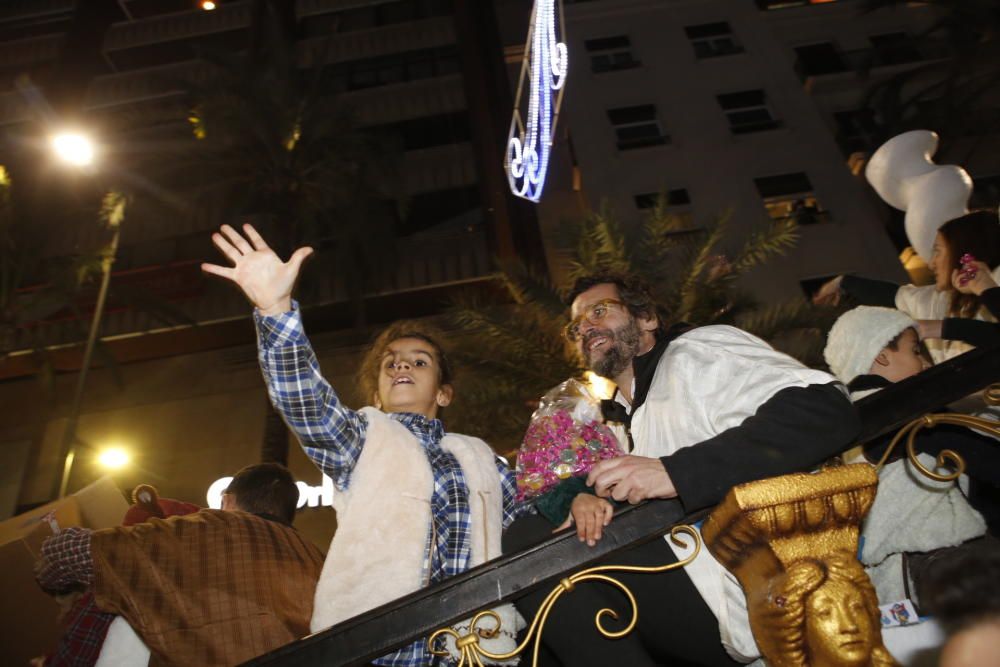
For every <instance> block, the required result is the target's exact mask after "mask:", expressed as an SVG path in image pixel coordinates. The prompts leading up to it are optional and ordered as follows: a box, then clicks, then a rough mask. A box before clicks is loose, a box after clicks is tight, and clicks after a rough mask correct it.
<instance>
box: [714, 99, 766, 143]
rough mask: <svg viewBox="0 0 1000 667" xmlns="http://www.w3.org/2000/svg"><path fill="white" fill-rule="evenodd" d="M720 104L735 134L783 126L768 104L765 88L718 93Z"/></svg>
mask: <svg viewBox="0 0 1000 667" xmlns="http://www.w3.org/2000/svg"><path fill="white" fill-rule="evenodd" d="M716 99H718V100H719V106H720V107H722V112H723V113H724V114H726V119H727V120H729V131H730V132H732V133H733V134H747V133H749V132H761V131H763V130H773V129H774V128H776V127H780V126H781V121H779V120H778V119H776V118H775V117H774V115H773V114H772V113H771V110H770V109H769V108H768V106H767V97H766V96H765V95H764V91H763V90H744V91H741V92H738V93H726V94H725V95H717V96H716Z"/></svg>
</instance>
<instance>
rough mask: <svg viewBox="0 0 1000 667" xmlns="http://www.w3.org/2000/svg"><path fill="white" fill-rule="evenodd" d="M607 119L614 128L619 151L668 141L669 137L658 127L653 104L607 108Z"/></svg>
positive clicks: (658, 144) (658, 123)
mask: <svg viewBox="0 0 1000 667" xmlns="http://www.w3.org/2000/svg"><path fill="white" fill-rule="evenodd" d="M608 120H610V121H611V125H612V126H613V127H614V129H615V136H616V138H617V145H618V150H620V151H627V150H631V149H633V148H642V147H643V146H660V145H663V144H665V143H667V142H669V141H670V137H669V136H667V135H666V134H664V133H663V130H662V129H661V128H660V122H659V120H657V118H656V106H655V105H653V104H640V105H639V106H634V107H619V108H617V109H608Z"/></svg>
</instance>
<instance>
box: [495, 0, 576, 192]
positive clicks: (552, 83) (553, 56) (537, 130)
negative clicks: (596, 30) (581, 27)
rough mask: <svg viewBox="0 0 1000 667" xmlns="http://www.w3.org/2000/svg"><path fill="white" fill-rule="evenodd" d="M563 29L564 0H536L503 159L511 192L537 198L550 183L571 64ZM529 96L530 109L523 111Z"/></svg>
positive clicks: (528, 107) (528, 105) (528, 106)
mask: <svg viewBox="0 0 1000 667" xmlns="http://www.w3.org/2000/svg"><path fill="white" fill-rule="evenodd" d="M556 3H558V4H559V11H558V17H557V15H556ZM557 18H558V27H557V25H556V24H557ZM563 33H564V30H563V17H562V0H537V2H535V7H534V9H533V10H532V13H531V28H530V29H529V31H528V41H527V43H526V44H525V47H524V61H523V63H522V65H521V77H520V80H519V81H518V84H517V97H516V98H515V99H514V116H513V118H511V121H510V132H509V133H508V135H507V154H506V156H505V158H504V168H505V169H506V171H507V180H508V182H509V183H510V190H511V192H513V193H514V194H515V195H517V196H518V197H523V198H525V199H528V200H530V201H533V202H537V201H538V200H539V199H540V198H541V196H542V189H543V188H544V187H545V175H546V172H547V171H548V168H549V152H550V150H551V148H552V138H553V136H554V135H555V128H556V120H557V119H558V118H559V107H560V106H562V96H563V90H564V88H563V84H564V83H566V73H567V71H568V65H569V57H568V54H567V51H566V44H565V42H562V41H560V39H561V38H562V37H563ZM526 86H527V89H528V90H527V92H526V91H525V87H526ZM525 99H527V109H526V110H524V111H525V113H524V114H523V115H522V113H521V112H522V105H523V104H524V103H525Z"/></svg>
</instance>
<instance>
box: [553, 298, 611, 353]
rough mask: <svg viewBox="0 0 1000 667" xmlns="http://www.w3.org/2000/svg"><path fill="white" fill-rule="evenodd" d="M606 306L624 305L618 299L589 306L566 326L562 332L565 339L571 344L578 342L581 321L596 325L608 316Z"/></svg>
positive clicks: (604, 300)
mask: <svg viewBox="0 0 1000 667" xmlns="http://www.w3.org/2000/svg"><path fill="white" fill-rule="evenodd" d="M608 306H618V307H624V306H625V304H624V303H622V302H621V301H619V300H618V299H601V300H600V301H597V302H595V303H592V304H590V305H589V306H587V307H586V308H585V309H584V311H583V312H582V313H580V314H579V315H577V316H576V317H574V318H573V319H572V320H571V321H570V323H569V324H567V325H566V328H565V329H564V330H563V333H564V334H565V336H566V339H567V340H568V341H569V342H571V343H575V342H577V341H578V340H580V325H581V324H583V321H584V320H587V321H588V322H590V323H591V324H595V325H596V324H597V323H598V322H600V321H601V320H603V319H604V318H605V317H607V316H608Z"/></svg>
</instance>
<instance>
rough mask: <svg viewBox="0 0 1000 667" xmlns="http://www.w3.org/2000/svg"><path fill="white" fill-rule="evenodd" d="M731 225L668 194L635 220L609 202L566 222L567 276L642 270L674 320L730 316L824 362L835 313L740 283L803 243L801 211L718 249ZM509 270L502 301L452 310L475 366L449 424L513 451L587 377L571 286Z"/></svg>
mask: <svg viewBox="0 0 1000 667" xmlns="http://www.w3.org/2000/svg"><path fill="white" fill-rule="evenodd" d="M728 223H729V216H728V215H726V216H723V217H722V218H720V219H718V220H716V221H714V222H713V223H711V224H709V225H707V226H706V227H704V228H691V227H690V226H688V225H687V223H685V222H684V221H683V220H682V219H680V218H678V217H676V216H673V215H671V214H670V213H669V212H668V210H667V202H666V198H665V197H662V196H661V197H660V200H659V203H658V205H657V206H656V208H655V209H654V210H653V211H652V213H651V214H650V215H649V216H648V218H647V219H646V220H645V221H644V224H642V225H641V226H639V227H637V228H634V229H626V228H624V227H623V226H622V225H620V224H619V223H618V221H617V219H616V218H615V215H614V214H613V212H612V211H610V210H609V209H607V208H605V209H602V210H601V211H599V212H596V213H593V214H591V215H589V216H588V217H587V218H586V219H584V220H583V221H582V223H580V224H575V225H572V226H568V227H567V230H568V231H567V234H568V236H569V237H570V239H571V240H572V244H571V247H572V250H571V251H570V257H569V271H568V275H567V282H568V283H572V282H573V281H575V279H576V278H577V277H579V276H582V275H586V274H590V273H593V272H596V271H600V270H612V271H616V272H623V273H633V274H637V275H640V276H642V277H644V278H645V279H646V281H647V282H648V283H649V284H650V285H651V287H652V289H653V291H654V294H655V296H656V299H657V301H658V302H659V303H660V304H662V305H663V306H665V307H666V309H667V312H670V313H671V314H672V317H673V319H674V321H678V322H687V323H689V324H693V325H705V324H733V325H736V326H739V327H741V328H743V329H746V330H748V331H750V332H752V333H755V334H757V335H760V336H762V337H763V338H765V339H767V340H770V341H772V342H775V343H778V344H780V346H781V347H783V348H784V349H785V351H787V352H789V353H792V354H795V355H796V356H798V357H799V358H800V359H803V360H804V361H806V362H811V363H813V364H814V365H816V364H818V363H820V350H821V349H822V333H821V328H822V327H823V325H824V323H825V322H827V321H829V322H830V323H832V316H831V313H830V312H829V311H825V310H823V309H818V308H816V307H815V306H812V305H811V304H809V303H808V302H807V301H806V300H805V299H800V300H797V301H793V302H788V303H783V304H777V305H771V306H762V305H760V304H758V303H757V302H755V301H754V300H753V299H752V298H751V297H750V296H749V295H747V294H746V293H744V292H743V291H741V290H740V289H739V287H738V279H739V277H740V276H741V275H743V274H745V273H746V272H747V271H749V270H751V269H753V268H755V267H759V266H761V265H763V264H765V263H766V262H767V261H768V260H769V259H771V258H773V257H775V256H778V255H781V254H783V253H784V252H785V251H787V250H788V249H789V248H791V247H792V246H793V245H794V244H795V242H796V240H797V236H798V232H797V229H796V226H795V223H794V221H791V220H789V221H784V222H771V221H768V223H767V224H766V225H765V226H762V227H761V228H760V229H758V230H757V231H755V232H754V233H752V234H751V235H750V237H749V238H748V239H747V240H746V241H745V243H744V244H743V245H742V247H740V249H739V250H737V251H736V252H735V253H733V254H732V256H731V257H728V258H727V257H726V256H725V255H723V254H721V248H722V247H723V246H724V245H726V242H727V241H728V240H729V236H730V228H729V224H728ZM500 279H501V282H502V284H503V286H504V288H505V290H504V291H505V293H506V296H507V299H506V300H505V301H504V302H500V301H498V300H495V299H494V300H484V299H483V298H482V297H477V296H472V295H470V296H466V297H464V298H463V299H462V300H461V301H460V302H459V303H457V304H456V305H455V307H454V308H453V310H452V312H451V319H452V321H453V324H454V325H455V327H456V328H458V329H460V330H461V331H462V332H465V333H460V334H459V335H457V336H456V337H455V345H456V348H457V349H456V353H457V354H456V356H457V357H458V358H459V359H460V360H461V361H462V366H463V368H467V369H468V372H467V373H466V374H465V375H463V376H462V378H461V381H462V383H463V384H462V391H461V400H460V401H458V402H456V405H455V408H454V412H453V414H451V415H450V416H449V421H450V423H449V428H458V429H459V430H461V428H472V429H474V431H475V432H477V433H485V434H486V435H488V439H489V442H492V443H494V445H495V446H496V447H497V449H498V450H499V451H501V452H506V453H508V454H509V453H510V452H512V451H513V450H514V449H516V448H517V446H518V445H519V443H520V439H521V436H522V435H523V434H524V428H525V426H526V424H527V422H528V417H529V416H530V414H531V411H532V409H533V407H534V406H535V405H536V403H537V399H538V398H539V397H540V396H541V395H542V394H544V393H545V391H546V390H548V389H550V388H551V387H552V386H554V385H555V384H557V383H558V382H560V381H561V380H563V379H566V378H568V377H583V376H584V370H585V369H584V368H583V366H582V363H581V361H580V359H579V358H578V357H577V356H576V354H575V352H574V351H573V350H572V349H571V348H570V347H569V345H568V344H566V343H565V342H564V339H563V337H562V325H563V324H564V323H565V312H566V305H565V303H564V300H563V294H564V293H565V288H566V285H554V284H552V283H551V282H550V281H549V280H548V279H546V278H544V277H541V276H538V275H536V274H534V273H532V272H531V271H530V270H528V269H527V268H526V267H525V266H524V265H523V264H519V263H516V262H512V263H507V264H504V265H503V266H501V272H500ZM827 326H828V325H827ZM823 330H825V329H823Z"/></svg>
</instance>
